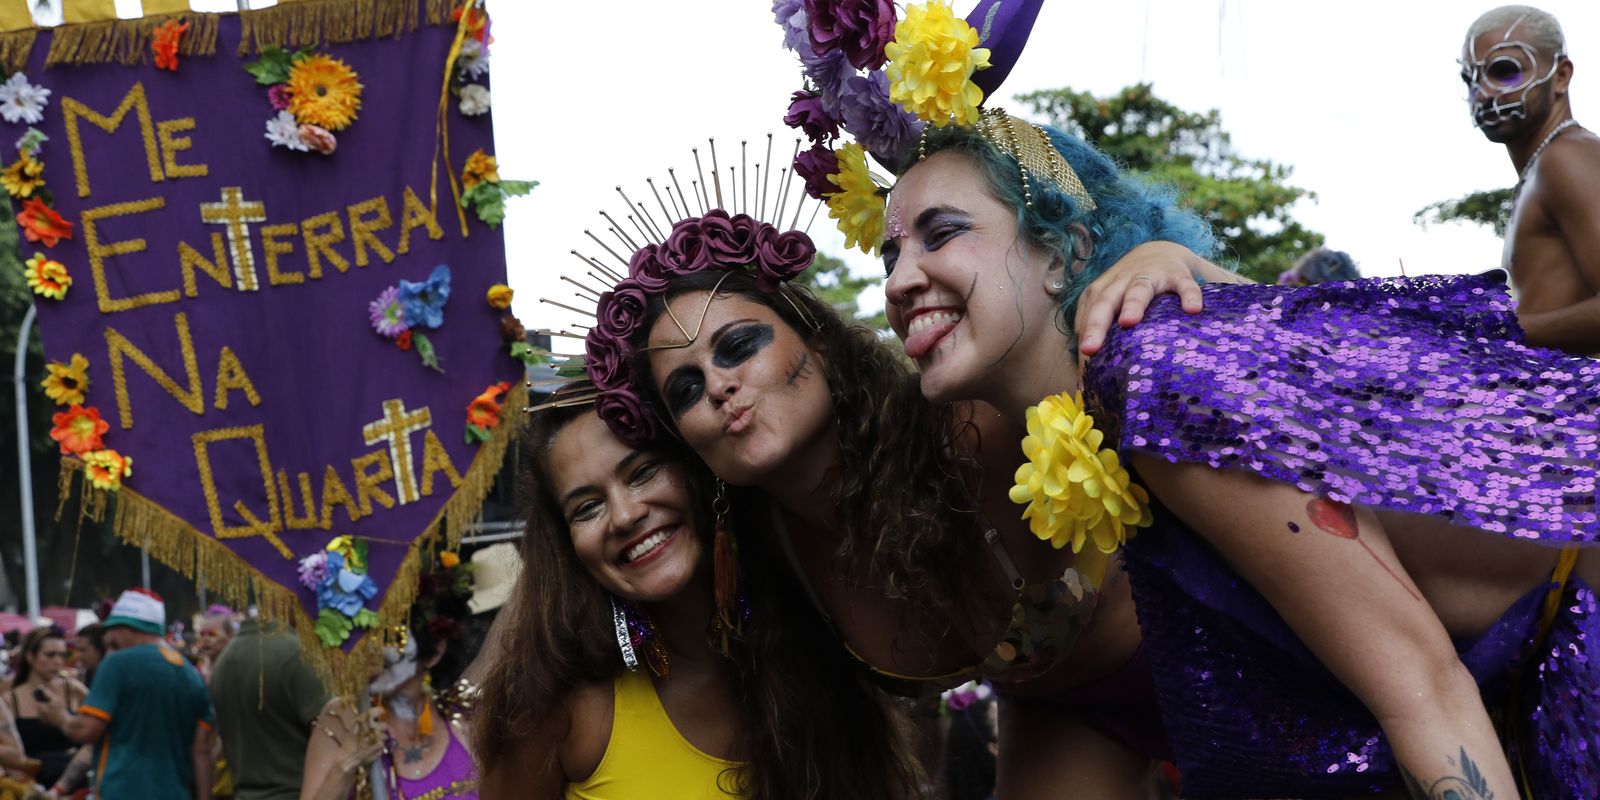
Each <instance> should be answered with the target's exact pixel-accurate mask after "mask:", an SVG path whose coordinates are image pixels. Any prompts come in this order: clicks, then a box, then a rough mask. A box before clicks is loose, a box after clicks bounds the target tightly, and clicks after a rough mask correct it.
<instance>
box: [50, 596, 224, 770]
mask: <svg viewBox="0 0 1600 800" xmlns="http://www.w3.org/2000/svg"><path fill="white" fill-rule="evenodd" d="M166 622H167V611H166V606H165V605H164V604H163V603H162V601H161V597H160V595H157V594H155V593H153V592H150V591H146V590H144V589H129V590H127V591H125V592H123V593H122V596H121V597H119V598H117V603H116V605H114V606H112V608H111V616H109V617H107V618H106V621H105V628H106V631H105V642H106V646H107V648H109V649H110V650H112V651H113V652H112V653H110V654H109V655H107V656H106V658H105V660H104V661H102V662H100V668H99V670H98V671H97V672H96V674H95V680H94V686H93V687H91V688H90V690H89V696H88V697H87V698H86V699H85V700H84V701H83V705H82V707H80V708H79V709H78V713H77V715H76V716H74V717H73V718H72V719H71V720H69V721H68V723H67V726H66V728H65V731H66V734H67V736H69V737H71V738H72V739H74V740H76V741H79V742H82V743H84V744H91V743H92V744H95V745H96V746H97V752H96V753H95V762H96V763H97V764H99V765H101V766H100V769H99V772H98V774H97V775H96V776H95V796H96V797H98V798H100V800H125V798H139V800H145V799H146V798H148V800H167V799H168V798H171V799H172V800H180V798H181V800H189V798H197V799H198V800H210V799H211V725H212V712H211V699H210V697H209V696H208V695H207V694H206V687H205V683H204V682H202V681H201V679H200V673H199V672H197V671H196V670H195V668H194V667H193V666H191V665H190V664H189V663H188V662H187V661H185V660H184V658H183V656H182V655H179V654H178V652H177V651H175V650H173V649H172V648H171V647H168V646H167V644H166V643H165V642H163V641H162V638H161V635H162V633H163V632H164V631H165V630H166Z"/></svg>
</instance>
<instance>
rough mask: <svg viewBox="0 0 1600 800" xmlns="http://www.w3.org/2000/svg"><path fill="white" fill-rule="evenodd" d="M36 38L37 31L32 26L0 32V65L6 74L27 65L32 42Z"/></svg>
mask: <svg viewBox="0 0 1600 800" xmlns="http://www.w3.org/2000/svg"><path fill="white" fill-rule="evenodd" d="M38 38H39V32H38V31H37V30H35V29H32V28H29V29H28V30H22V31H9V32H7V33H0V66H3V67H4V68H5V71H6V74H8V75H9V74H11V73H13V72H21V71H22V70H23V68H24V67H26V66H27V65H28V56H30V55H32V54H33V42H34V40H35V39H38Z"/></svg>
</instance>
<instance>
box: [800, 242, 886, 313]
mask: <svg viewBox="0 0 1600 800" xmlns="http://www.w3.org/2000/svg"><path fill="white" fill-rule="evenodd" d="M799 283H800V285H802V286H804V287H806V288H807V289H810V290H811V293H812V294H814V295H816V296H817V299H819V300H821V301H822V302H824V303H828V304H829V305H831V306H833V307H834V308H835V309H836V310H838V312H839V313H840V314H841V315H843V316H844V317H846V318H847V319H853V320H855V321H857V322H859V323H861V324H862V325H866V326H867V327H869V328H872V329H873V330H876V331H883V330H888V329H889V319H888V318H887V317H885V316H884V315H883V311H882V310H879V311H878V312H876V313H873V314H865V313H863V312H862V311H861V303H860V298H861V296H862V293H864V292H867V291H869V290H870V291H874V292H877V293H878V294H879V296H881V295H882V294H883V290H882V289H881V288H879V287H881V286H882V285H883V276H881V275H868V276H865V277H863V276H860V275H852V274H850V268H849V267H847V266H845V263H844V261H843V260H842V259H838V258H835V257H833V256H830V255H828V254H826V253H818V254H817V260H816V261H814V262H812V264H811V267H810V268H809V269H807V270H806V271H805V272H802V273H800V278H799Z"/></svg>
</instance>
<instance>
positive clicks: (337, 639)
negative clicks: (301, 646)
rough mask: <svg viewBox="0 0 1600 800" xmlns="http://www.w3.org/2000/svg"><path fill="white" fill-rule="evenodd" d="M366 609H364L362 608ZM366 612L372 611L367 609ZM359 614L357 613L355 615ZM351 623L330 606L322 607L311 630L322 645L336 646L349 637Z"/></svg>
mask: <svg viewBox="0 0 1600 800" xmlns="http://www.w3.org/2000/svg"><path fill="white" fill-rule="evenodd" d="M362 610H363V611H366V609H362ZM367 613H369V614H370V613H372V612H370V611H368V612H367ZM357 616H359V615H357ZM351 629H352V625H351V622H350V618H349V617H347V616H345V615H343V614H340V613H339V612H338V611H335V610H333V609H331V608H324V609H322V610H320V611H318V612H317V625H316V627H315V628H313V631H314V632H315V633H316V634H317V640H318V641H320V642H322V646H323V647H338V646H339V645H342V644H344V640H346V639H348V638H350V631H351Z"/></svg>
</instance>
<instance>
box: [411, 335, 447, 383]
mask: <svg viewBox="0 0 1600 800" xmlns="http://www.w3.org/2000/svg"><path fill="white" fill-rule="evenodd" d="M411 347H412V349H414V350H416V351H417V355H418V356H420V357H421V358H422V365H423V366H425V367H427V368H428V369H431V370H434V371H435V372H439V373H441V374H442V373H443V372H444V370H443V369H442V368H440V366H439V351H437V350H435V349H433V342H432V341H431V340H429V339H428V337H427V336H426V335H424V334H423V333H422V332H420V331H417V330H415V329H413V330H412V331H411Z"/></svg>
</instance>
